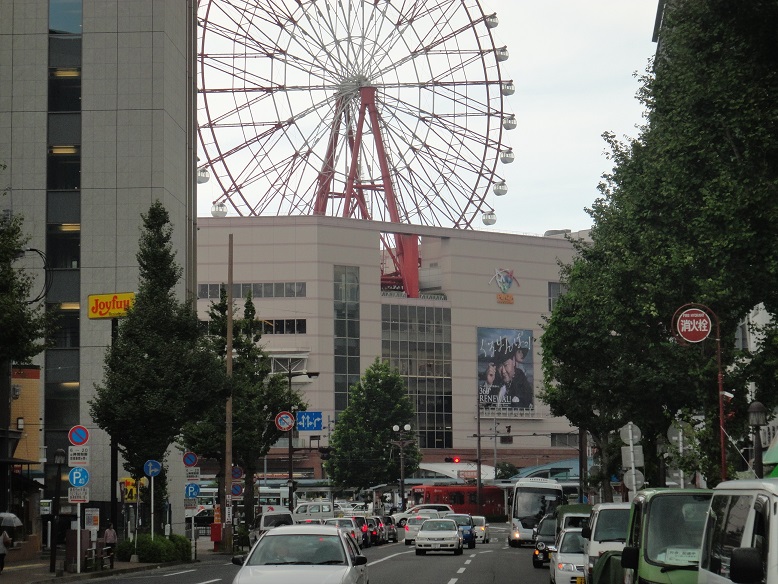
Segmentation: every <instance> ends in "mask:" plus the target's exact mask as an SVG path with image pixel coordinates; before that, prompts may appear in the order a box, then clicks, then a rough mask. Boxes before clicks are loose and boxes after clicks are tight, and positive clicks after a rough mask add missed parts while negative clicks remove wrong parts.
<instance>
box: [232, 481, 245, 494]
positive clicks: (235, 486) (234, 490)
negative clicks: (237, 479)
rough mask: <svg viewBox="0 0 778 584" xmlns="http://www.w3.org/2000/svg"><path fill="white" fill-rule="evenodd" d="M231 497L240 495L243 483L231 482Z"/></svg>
mask: <svg viewBox="0 0 778 584" xmlns="http://www.w3.org/2000/svg"><path fill="white" fill-rule="evenodd" d="M230 493H232V496H233V497H240V496H242V495H243V485H241V484H240V483H233V485H232V489H230Z"/></svg>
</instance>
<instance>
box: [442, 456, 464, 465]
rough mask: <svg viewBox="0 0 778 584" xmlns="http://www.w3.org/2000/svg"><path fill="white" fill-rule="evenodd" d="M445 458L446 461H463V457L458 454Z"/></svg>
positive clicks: (457, 462)
mask: <svg viewBox="0 0 778 584" xmlns="http://www.w3.org/2000/svg"><path fill="white" fill-rule="evenodd" d="M444 460H445V461H446V462H454V463H456V464H459V463H460V462H462V459H461V458H460V457H458V456H447V457H446V458H445V459H444Z"/></svg>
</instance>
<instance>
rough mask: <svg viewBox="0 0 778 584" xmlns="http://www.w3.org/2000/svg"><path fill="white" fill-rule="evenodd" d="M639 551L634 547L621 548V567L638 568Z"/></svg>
mask: <svg viewBox="0 0 778 584" xmlns="http://www.w3.org/2000/svg"><path fill="white" fill-rule="evenodd" d="M639 558H640V556H639V551H638V548H636V547H625V548H624V549H623V550H621V567H622V568H627V569H631V570H637V569H638V559H639Z"/></svg>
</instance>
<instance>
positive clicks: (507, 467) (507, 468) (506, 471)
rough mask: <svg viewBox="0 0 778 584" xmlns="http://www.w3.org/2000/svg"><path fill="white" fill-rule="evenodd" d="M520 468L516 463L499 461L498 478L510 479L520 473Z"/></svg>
mask: <svg viewBox="0 0 778 584" xmlns="http://www.w3.org/2000/svg"><path fill="white" fill-rule="evenodd" d="M518 472H519V468H518V467H517V466H516V465H515V464H511V463H510V462H498V463H497V478H498V479H509V478H511V477H512V476H516V474H518Z"/></svg>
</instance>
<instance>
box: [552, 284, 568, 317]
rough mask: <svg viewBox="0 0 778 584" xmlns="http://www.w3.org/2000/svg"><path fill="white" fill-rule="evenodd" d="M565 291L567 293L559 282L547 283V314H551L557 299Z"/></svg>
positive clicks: (565, 287)
mask: <svg viewBox="0 0 778 584" xmlns="http://www.w3.org/2000/svg"><path fill="white" fill-rule="evenodd" d="M566 291H567V286H565V285H564V284H561V283H560V282H549V283H548V311H549V312H552V311H553V310H554V305H555V304H556V301H557V299H558V298H559V297H560V296H561V295H562V294H564V293H565V292H566Z"/></svg>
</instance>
